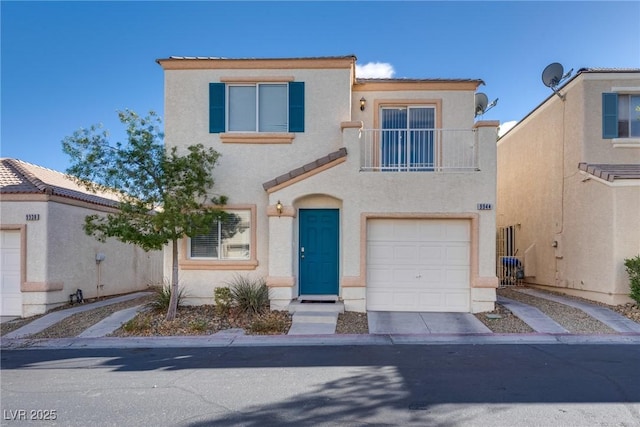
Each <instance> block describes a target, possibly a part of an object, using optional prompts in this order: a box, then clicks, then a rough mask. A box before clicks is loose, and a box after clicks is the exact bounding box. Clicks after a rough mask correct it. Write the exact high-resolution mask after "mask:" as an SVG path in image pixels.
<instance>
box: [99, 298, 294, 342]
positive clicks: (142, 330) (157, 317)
mask: <svg viewBox="0 0 640 427" xmlns="http://www.w3.org/2000/svg"><path fill="white" fill-rule="evenodd" d="M165 314H166V313H165V312H164V311H162V312H159V311H154V310H149V311H146V312H144V313H139V314H138V315H137V316H136V317H135V318H134V319H133V320H131V321H130V322H128V323H125V324H124V325H123V326H122V327H121V328H119V329H117V330H116V331H114V332H113V333H112V334H110V336H114V337H131V336H178V335H211V334H215V333H216V332H219V331H223V330H227V329H235V328H239V329H243V330H244V331H245V333H246V334H251V335H274V334H275V335H279V334H286V333H287V332H288V331H289V328H290V327H291V315H290V314H289V313H288V312H286V311H270V312H267V313H265V314H263V315H256V316H253V317H252V316H247V315H243V314H240V313H233V312H232V313H230V314H229V315H225V316H221V315H219V314H218V312H217V311H216V309H215V306H213V305H198V306H181V307H178V313H177V314H176V318H175V320H173V321H170V322H168V321H166V320H165Z"/></svg>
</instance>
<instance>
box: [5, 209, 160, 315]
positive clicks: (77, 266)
mask: <svg viewBox="0 0 640 427" xmlns="http://www.w3.org/2000/svg"><path fill="white" fill-rule="evenodd" d="M0 205H1V207H2V224H3V225H4V224H14V225H15V224H25V225H26V227H25V233H26V263H25V264H26V271H25V283H23V285H22V289H23V292H22V300H23V301H22V303H23V316H24V317H28V316H32V315H36V314H41V313H44V312H46V311H47V310H49V309H51V308H54V307H56V306H59V305H62V304H64V303H67V302H68V301H69V294H71V293H74V292H76V290H77V289H81V290H82V292H83V295H84V297H85V298H95V297H97V296H106V295H115V294H122V293H128V292H133V291H137V290H144V289H147V285H148V284H152V283H157V282H159V281H161V277H162V276H161V275H162V253H161V252H160V251H154V252H148V253H147V252H144V251H143V250H142V249H140V248H139V247H136V246H134V245H129V244H124V243H121V242H118V241H117V240H115V239H109V240H108V241H107V242H105V243H100V242H98V241H97V240H96V239H95V238H93V237H91V236H87V235H86V234H85V232H84V230H83V229H82V224H83V223H84V217H85V216H86V215H90V214H94V213H96V212H97V211H95V210H93V209H89V208H86V207H80V206H75V205H69V204H65V203H59V202H54V201H48V202H46V201H22V202H20V201H4V200H3V202H2V203H1V204H0ZM34 213H37V214H39V215H40V219H39V220H38V221H27V222H25V215H26V214H34ZM97 253H103V254H105V256H106V259H105V261H103V262H102V263H101V265H100V267H98V266H97V264H96V261H95V259H96V258H95V257H96V254H97ZM98 268H100V284H101V285H103V286H101V287H100V288H98V287H97V286H98Z"/></svg>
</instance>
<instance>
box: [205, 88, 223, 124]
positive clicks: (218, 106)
mask: <svg viewBox="0 0 640 427" xmlns="http://www.w3.org/2000/svg"><path fill="white" fill-rule="evenodd" d="M225 89H226V88H225V84H224V83H209V133H220V132H224V127H225V117H224V113H225V92H226V90H225Z"/></svg>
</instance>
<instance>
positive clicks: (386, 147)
mask: <svg viewBox="0 0 640 427" xmlns="http://www.w3.org/2000/svg"><path fill="white" fill-rule="evenodd" d="M360 144H361V149H362V151H361V161H360V170H362V171H395V172H445V171H472V170H477V167H478V143H477V138H476V132H475V130H471V129H469V130H456V129H362V130H361V131H360Z"/></svg>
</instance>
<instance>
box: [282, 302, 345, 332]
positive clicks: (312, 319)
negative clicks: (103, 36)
mask: <svg viewBox="0 0 640 427" xmlns="http://www.w3.org/2000/svg"><path fill="white" fill-rule="evenodd" d="M289 313H292V314H293V316H292V317H291V321H292V322H291V327H290V328H289V332H288V333H287V335H327V334H335V333H336V326H337V324H338V316H339V314H340V313H344V303H342V302H340V301H336V302H330V303H329V302H324V303H323V302H319V303H308V304H304V303H301V302H298V301H294V302H292V303H291V304H289Z"/></svg>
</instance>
